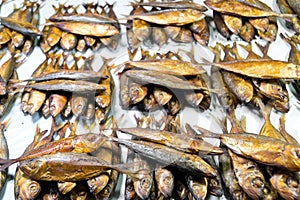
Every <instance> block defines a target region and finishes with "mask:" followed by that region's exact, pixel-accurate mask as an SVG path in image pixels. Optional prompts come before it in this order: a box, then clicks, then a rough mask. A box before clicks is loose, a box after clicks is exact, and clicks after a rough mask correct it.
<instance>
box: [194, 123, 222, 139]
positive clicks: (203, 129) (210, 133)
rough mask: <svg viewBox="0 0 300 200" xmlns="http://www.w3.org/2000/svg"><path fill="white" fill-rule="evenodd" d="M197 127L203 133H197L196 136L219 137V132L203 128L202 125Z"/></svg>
mask: <svg viewBox="0 0 300 200" xmlns="http://www.w3.org/2000/svg"><path fill="white" fill-rule="evenodd" d="M195 128H196V129H197V130H198V131H200V132H201V135H196V137H200V138H203V137H208V138H219V137H220V136H219V134H218V133H214V132H211V131H209V130H207V129H205V128H202V127H200V126H197V125H196V126H195Z"/></svg>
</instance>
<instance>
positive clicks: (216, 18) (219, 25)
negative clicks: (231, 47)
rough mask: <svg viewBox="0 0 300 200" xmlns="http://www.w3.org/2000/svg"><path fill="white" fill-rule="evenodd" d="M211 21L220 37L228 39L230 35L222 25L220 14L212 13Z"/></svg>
mask: <svg viewBox="0 0 300 200" xmlns="http://www.w3.org/2000/svg"><path fill="white" fill-rule="evenodd" d="M213 19H214V23H215V25H216V28H217V30H218V31H219V33H221V35H222V36H224V37H225V38H230V36H231V34H232V33H231V32H230V30H229V29H228V27H227V26H226V24H225V23H224V21H223V19H222V15H221V13H219V12H217V11H213Z"/></svg>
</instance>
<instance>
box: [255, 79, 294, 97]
mask: <svg viewBox="0 0 300 200" xmlns="http://www.w3.org/2000/svg"><path fill="white" fill-rule="evenodd" d="M252 82H253V83H254V86H255V87H256V89H257V90H258V92H259V93H261V94H263V95H264V96H266V97H268V98H270V99H276V100H284V99H285V98H288V92H287V90H286V88H285V87H284V86H283V85H281V83H280V82H279V80H258V79H252Z"/></svg>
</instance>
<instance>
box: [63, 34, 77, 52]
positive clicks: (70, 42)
mask: <svg viewBox="0 0 300 200" xmlns="http://www.w3.org/2000/svg"><path fill="white" fill-rule="evenodd" d="M59 43H60V46H61V47H62V48H63V49H64V50H72V49H74V48H75V47H76V44H77V37H76V36H75V34H73V33H68V32H63V33H62V35H61V39H60V41H59Z"/></svg>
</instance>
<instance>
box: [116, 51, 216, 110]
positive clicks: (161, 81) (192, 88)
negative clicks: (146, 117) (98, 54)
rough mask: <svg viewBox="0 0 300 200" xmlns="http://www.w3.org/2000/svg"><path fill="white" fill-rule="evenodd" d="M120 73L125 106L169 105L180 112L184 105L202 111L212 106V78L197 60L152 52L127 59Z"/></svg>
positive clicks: (166, 106)
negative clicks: (139, 57)
mask: <svg viewBox="0 0 300 200" xmlns="http://www.w3.org/2000/svg"><path fill="white" fill-rule="evenodd" d="M118 67H119V68H120V67H124V68H123V71H122V73H121V75H120V95H119V96H120V103H121V106H122V108H124V109H130V108H132V107H135V106H136V107H137V108H139V109H140V110H142V111H154V110H156V109H158V108H163V107H164V108H165V109H166V111H167V113H168V114H170V115H176V114H177V113H178V112H179V111H180V109H181V108H182V107H183V105H190V106H193V107H195V108H200V109H201V110H206V109H208V108H209V107H210V101H211V97H210V89H209V79H208V75H207V74H206V71H205V70H204V69H203V68H202V67H201V66H200V65H198V64H197V63H192V62H189V61H183V60H182V58H181V57H180V56H179V55H178V54H176V53H173V52H169V53H166V54H159V53H157V54H154V55H150V54H147V52H144V55H142V59H141V60H137V61H133V60H132V61H127V62H124V63H122V64H120V65H119V66H118Z"/></svg>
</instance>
